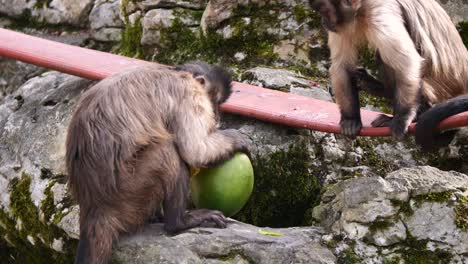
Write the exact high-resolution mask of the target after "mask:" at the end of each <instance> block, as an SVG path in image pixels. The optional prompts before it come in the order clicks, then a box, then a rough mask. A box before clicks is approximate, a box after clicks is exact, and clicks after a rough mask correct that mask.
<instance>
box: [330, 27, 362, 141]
mask: <svg viewBox="0 0 468 264" xmlns="http://www.w3.org/2000/svg"><path fill="white" fill-rule="evenodd" d="M328 39H329V40H328V44H329V47H330V51H331V60H332V65H331V67H330V78H331V83H332V87H333V92H334V94H335V98H336V103H337V104H338V106H339V107H340V112H341V120H340V125H341V132H342V133H343V134H344V135H346V136H348V137H351V138H354V137H356V135H357V134H358V133H359V131H360V130H361V127H362V122H361V113H360V108H359V93H358V90H357V89H355V87H353V84H352V79H351V76H350V74H349V72H350V71H354V70H355V68H356V63H357V48H356V47H353V46H351V44H350V42H349V41H348V40H347V39H345V38H344V37H341V36H340V35H338V34H334V33H330V34H329V38H328Z"/></svg>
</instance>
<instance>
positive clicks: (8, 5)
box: [0, 0, 36, 17]
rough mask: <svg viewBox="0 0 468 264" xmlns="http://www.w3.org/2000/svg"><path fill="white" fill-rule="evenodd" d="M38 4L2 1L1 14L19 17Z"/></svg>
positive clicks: (21, 1)
mask: <svg viewBox="0 0 468 264" xmlns="http://www.w3.org/2000/svg"><path fill="white" fill-rule="evenodd" d="M35 4H36V0H0V13H1V14H4V15H7V16H11V17H19V16H21V15H22V14H23V13H24V12H25V10H29V9H31V8H32V7H34V5H35Z"/></svg>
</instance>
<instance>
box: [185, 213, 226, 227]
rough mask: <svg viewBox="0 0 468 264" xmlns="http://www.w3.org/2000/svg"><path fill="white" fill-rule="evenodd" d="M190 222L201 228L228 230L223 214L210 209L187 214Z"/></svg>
mask: <svg viewBox="0 0 468 264" xmlns="http://www.w3.org/2000/svg"><path fill="white" fill-rule="evenodd" d="M187 217H188V218H189V219H190V220H189V221H194V223H197V226H200V227H214V228H226V227H227V219H226V217H225V216H224V215H223V213H222V212H220V211H216V210H208V209H198V210H192V211H189V212H188V213H187Z"/></svg>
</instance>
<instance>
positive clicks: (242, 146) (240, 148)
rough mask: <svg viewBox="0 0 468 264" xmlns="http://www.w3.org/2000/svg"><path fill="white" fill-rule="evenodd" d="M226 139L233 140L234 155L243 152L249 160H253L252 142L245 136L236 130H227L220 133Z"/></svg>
mask: <svg viewBox="0 0 468 264" xmlns="http://www.w3.org/2000/svg"><path fill="white" fill-rule="evenodd" d="M220 132H221V133H222V134H223V135H225V136H226V137H229V138H231V139H232V140H233V149H234V153H236V152H242V153H244V154H246V155H247V156H248V157H249V159H251V158H252V157H251V150H252V148H251V147H252V141H251V140H250V139H249V138H248V137H247V136H246V135H244V134H242V133H241V132H239V130H236V129H226V130H221V131H220Z"/></svg>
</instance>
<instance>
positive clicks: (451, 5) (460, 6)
mask: <svg viewBox="0 0 468 264" xmlns="http://www.w3.org/2000/svg"><path fill="white" fill-rule="evenodd" d="M436 1H437V2H439V3H440V4H441V5H442V7H443V8H444V9H445V10H446V11H447V12H448V13H449V15H450V16H451V17H452V20H453V22H455V23H458V22H460V21H464V20H468V6H467V3H466V1H464V0H436Z"/></svg>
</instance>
